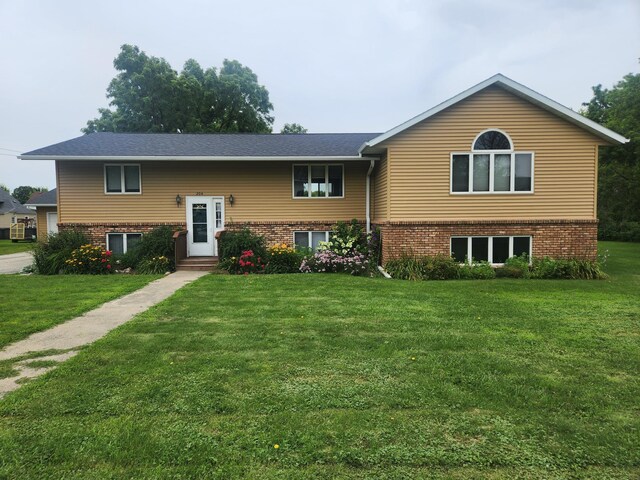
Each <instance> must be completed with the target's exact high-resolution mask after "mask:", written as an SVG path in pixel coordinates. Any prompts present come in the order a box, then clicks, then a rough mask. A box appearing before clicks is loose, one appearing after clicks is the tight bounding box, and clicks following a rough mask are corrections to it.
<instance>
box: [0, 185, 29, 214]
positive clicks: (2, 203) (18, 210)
mask: <svg viewBox="0 0 640 480" xmlns="http://www.w3.org/2000/svg"><path fill="white" fill-rule="evenodd" d="M5 213H15V214H17V215H34V214H35V213H36V212H34V211H33V210H31V209H30V208H27V207H25V206H24V205H22V204H21V203H20V202H19V201H18V200H16V199H15V198H13V197H12V196H11V195H9V193H8V192H6V191H4V190H3V189H1V188H0V215H4V214H5Z"/></svg>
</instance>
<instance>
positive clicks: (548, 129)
mask: <svg viewBox="0 0 640 480" xmlns="http://www.w3.org/2000/svg"><path fill="white" fill-rule="evenodd" d="M626 141H627V140H626V139H625V138H624V137H622V136H620V135H618V134H617V133H615V132H612V131H611V130H608V129H606V128H604V127H602V126H600V125H598V124H597V123H594V122H592V121H590V120H588V119H586V118H584V117H583V116H581V115H579V114H577V113H575V112H573V111H572V110H570V109H568V108H566V107H563V106H562V105H560V104H558V103H556V102H554V101H552V100H550V99H548V98H546V97H544V96H542V95H540V94H538V93H536V92H534V91H533V90H530V89H529V88H527V87H525V86H523V85H521V84H519V83H516V82H514V81H513V80H510V79H508V78H506V77H504V76H502V75H495V76H493V77H491V78H489V79H488V80H486V81H484V82H482V83H480V84H478V85H476V86H474V87H472V88H470V89H469V90H466V91H464V92H462V93H461V94H459V95H457V96H456V97H454V98H452V99H450V100H447V101H446V102H444V103H441V104H440V105H438V106H436V107H434V108H432V109H431V110H428V111H426V112H424V113H423V114H421V115H418V116H417V117H415V118H413V119H411V120H409V121H407V122H406V123H404V124H402V125H399V126H397V127H395V128H393V129H391V130H389V131H388V132H386V133H383V134H378V133H344V134H340V133H338V134H296V135H276V134H267V135H259V134H200V135H190V134H116V133H97V134H91V135H86V136H83V137H79V138H75V139H72V140H68V141H66V142H62V143H58V144H56V145H51V146H49V147H45V148H42V149H39V150H35V151H32V152H28V153H25V154H23V155H22V156H21V157H20V158H22V159H24V160H31V159H33V160H43V159H45V160H55V162H56V173H57V181H58V215H59V217H58V225H59V226H60V228H77V229H82V230H84V231H85V232H86V233H87V234H88V235H90V236H91V238H92V240H93V241H94V242H96V243H98V244H101V245H105V246H107V247H109V248H114V246H115V248H117V249H119V250H121V251H124V250H126V248H127V244H128V243H129V242H133V241H136V240H137V239H139V235H141V234H144V233H145V232H148V231H150V230H151V229H153V228H154V227H156V226H158V225H171V226H173V227H178V228H182V229H186V230H187V231H188V238H187V244H188V254H189V256H212V255H216V253H217V245H216V239H215V233H216V232H217V231H219V230H220V229H223V228H226V229H237V228H240V227H242V226H244V225H247V226H249V227H250V228H251V229H252V230H254V231H255V232H257V233H260V234H263V235H265V236H266V237H267V239H268V241H269V242H286V243H288V244H291V243H295V244H297V245H301V246H312V247H313V246H316V245H317V242H319V241H322V240H326V239H327V238H328V232H329V231H330V230H331V228H332V225H333V224H335V222H336V221H338V220H350V219H352V218H357V219H358V220H360V221H361V222H362V223H363V225H366V226H367V228H370V227H371V226H372V225H375V226H377V227H379V228H380V230H381V232H382V241H383V258H384V259H385V260H387V259H389V258H392V257H394V256H398V255H400V254H401V253H403V252H412V253H415V254H430V255H431V254H446V255H449V254H452V255H454V257H455V258H458V259H460V260H461V261H462V260H463V259H464V258H465V257H471V256H473V257H474V258H476V259H483V260H489V261H490V262H492V263H496V264H499V263H502V262H504V260H505V259H506V258H507V257H509V256H510V255H517V254H519V253H523V252H524V253H531V254H533V255H534V256H542V255H551V256H555V257H581V258H595V257H596V253H597V250H596V249H597V243H596V240H597V237H596V234H597V218H596V184H597V158H598V147H599V146H600V145H614V144H619V143H624V142H626Z"/></svg>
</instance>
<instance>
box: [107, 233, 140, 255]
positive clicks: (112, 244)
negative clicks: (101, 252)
mask: <svg viewBox="0 0 640 480" xmlns="http://www.w3.org/2000/svg"><path fill="white" fill-rule="evenodd" d="M140 239H142V234H141V233H107V250H110V251H111V253H113V254H114V255H122V254H123V253H127V252H128V251H129V250H130V249H131V247H133V246H134V245H135V244H136V243H138V242H139V241H140Z"/></svg>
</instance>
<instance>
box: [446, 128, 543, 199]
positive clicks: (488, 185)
mask: <svg viewBox="0 0 640 480" xmlns="http://www.w3.org/2000/svg"><path fill="white" fill-rule="evenodd" d="M451 193H533V152H516V151H514V149H513V143H512V142H511V140H510V139H509V137H507V135H506V134H504V133H503V132H500V131H498V130H489V131H486V132H483V133H482V134H480V135H479V136H478V137H477V138H476V139H475V141H474V142H473V145H472V150H471V152H469V153H466V152H465V153H452V154H451Z"/></svg>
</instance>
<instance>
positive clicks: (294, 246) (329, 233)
mask: <svg viewBox="0 0 640 480" xmlns="http://www.w3.org/2000/svg"><path fill="white" fill-rule="evenodd" d="M296 233H306V234H307V242H308V243H309V246H308V247H306V248H313V247H312V246H311V245H313V242H312V241H311V234H312V233H324V238H325V239H324V240H323V241H324V242H328V241H329V239H330V235H331V231H330V230H294V232H293V233H292V238H293V240H292V242H291V245H293V248H296V247H297V245H296ZM302 248H304V247H302ZM314 252H315V250H314Z"/></svg>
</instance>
